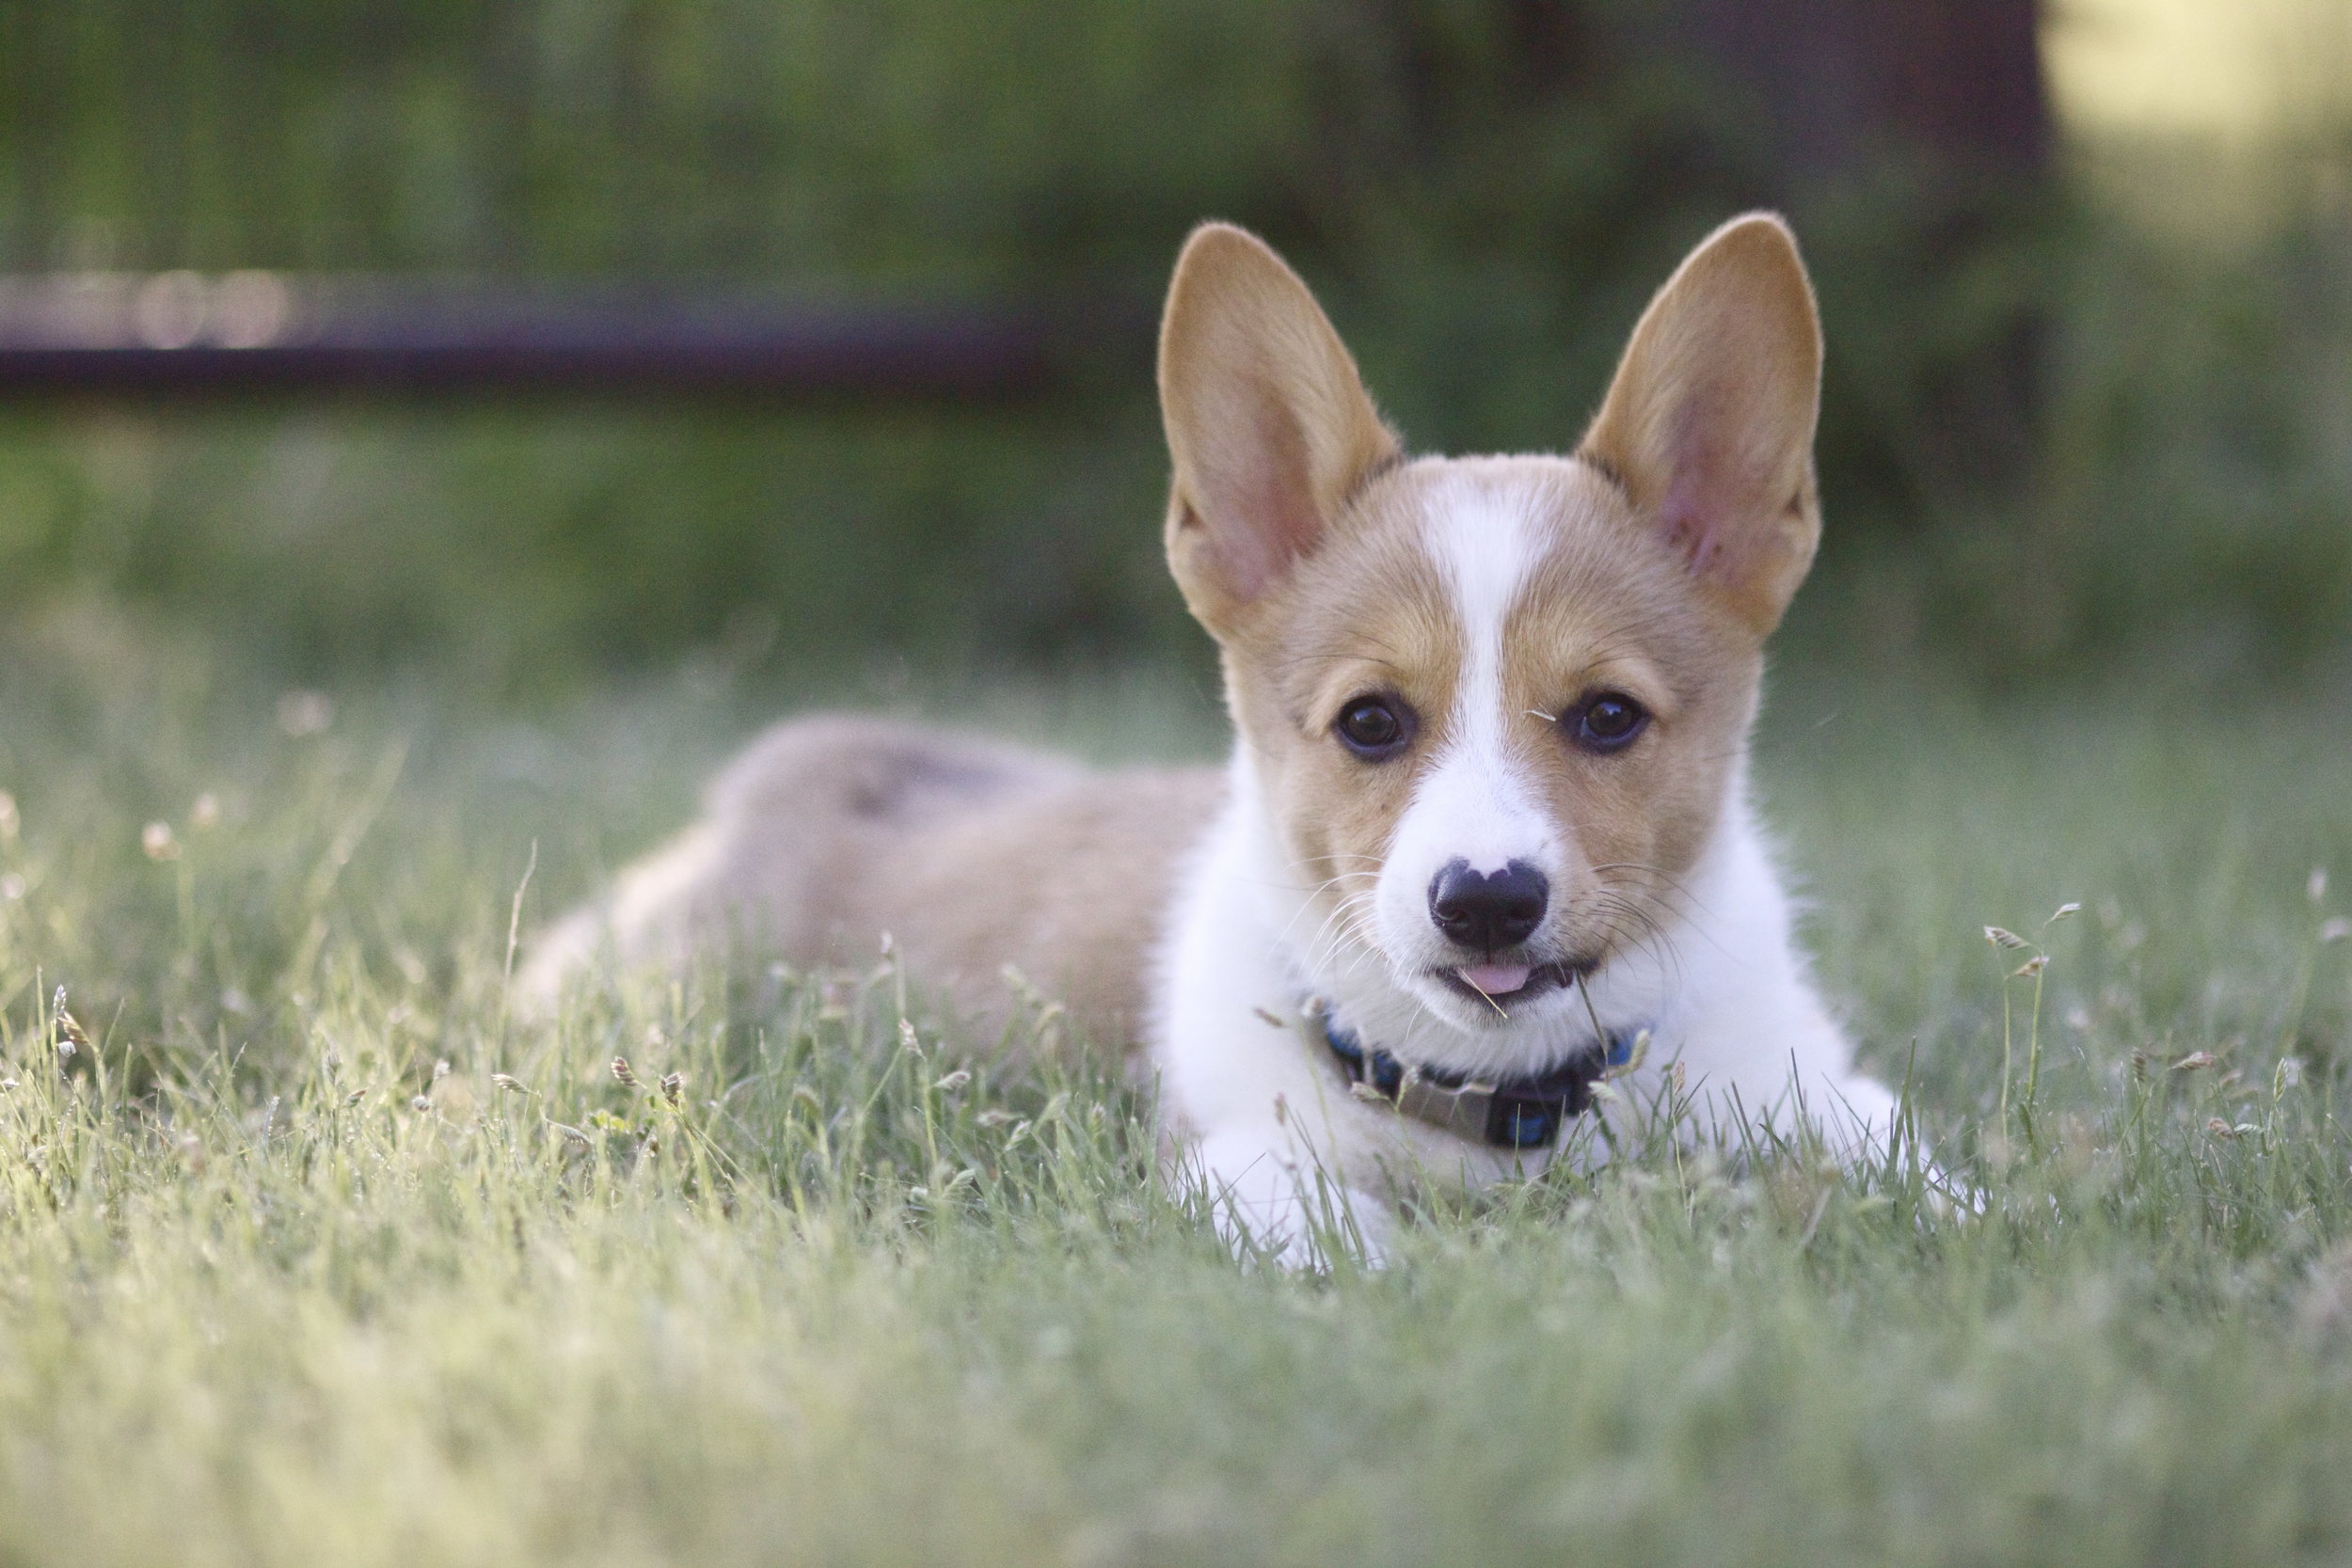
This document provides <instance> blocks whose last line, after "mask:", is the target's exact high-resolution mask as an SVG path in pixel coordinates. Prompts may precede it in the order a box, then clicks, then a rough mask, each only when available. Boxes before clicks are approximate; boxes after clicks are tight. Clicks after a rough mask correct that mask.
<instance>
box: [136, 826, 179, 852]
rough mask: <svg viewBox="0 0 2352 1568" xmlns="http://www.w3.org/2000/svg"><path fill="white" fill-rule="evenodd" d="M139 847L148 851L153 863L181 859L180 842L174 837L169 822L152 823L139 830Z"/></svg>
mask: <svg viewBox="0 0 2352 1568" xmlns="http://www.w3.org/2000/svg"><path fill="white" fill-rule="evenodd" d="M139 847H140V848H141V849H144V850H146V851H147V858H148V859H149V860H151V861H176V860H178V859H179V858H180V840H179V839H178V838H176V837H174V836H173V834H172V832H171V824H170V823H168V822H150V823H149V824H148V825H147V826H146V827H144V828H142V829H140V830H139Z"/></svg>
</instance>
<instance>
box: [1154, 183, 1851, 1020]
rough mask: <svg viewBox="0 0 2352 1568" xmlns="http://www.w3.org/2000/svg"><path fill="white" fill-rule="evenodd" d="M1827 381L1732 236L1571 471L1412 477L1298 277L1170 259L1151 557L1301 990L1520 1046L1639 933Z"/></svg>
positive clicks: (1787, 582) (1776, 568)
mask: <svg viewBox="0 0 2352 1568" xmlns="http://www.w3.org/2000/svg"><path fill="white" fill-rule="evenodd" d="M1819 389H1820V329H1819V326H1818V324H1817V321H1816V318H1815V314H1814V308H1813V296H1812V291H1811V289H1810V287H1809V285H1808V284H1807V282H1806V279H1805V275H1804V265H1803V263H1802V262H1801V261H1799V260H1798V256H1797V250H1796V245H1795V242H1794V241H1793V240H1792V239H1791V237H1790V235H1789V233H1788V230H1787V229H1786V228H1785V227H1784V226H1783V225H1782V224H1781V223H1780V222H1779V220H1777V219H1775V218H1772V217H1769V216H1761V215H1752V216H1748V217H1743V218H1740V219H1737V220H1735V221H1734V222H1732V223H1730V224H1728V225H1726V226H1725V227H1724V228H1723V229H1722V230H1718V231H1717V232H1716V233H1715V234H1714V235H1713V236H1711V237H1710V238H1709V239H1708V240H1707V241H1706V242H1705V243H1704V244H1703V245H1700V246H1699V247H1698V249H1697V250H1696V251H1694V252H1693V253H1692V256H1691V257H1690V259H1689V260H1687V261H1684V262H1683V264H1682V266H1681V267H1680V268H1679V269H1678V270H1677V272H1676V274H1675V275H1674V277H1672V278H1671V279H1670V280H1669V281H1668V282H1667V283H1666V285H1665V287H1664V288H1663V289H1661V291H1660V293H1659V294H1658V297H1657V298H1656V300H1654V301H1653V302H1652V303H1651V305H1650V307H1649V309H1648V311H1647V312H1646V313H1645V315H1644V316H1643V318H1642V321H1641V323H1640V325H1638V326H1637V327H1636V328H1635V330H1634V333H1633V337H1632V341H1631V342H1630V343H1629V346H1628V348H1627V350H1626V354H1625V358H1624V361H1623V363H1622V364H1621V365H1620V367H1619V369H1618V372H1617V375H1616V379H1615V381H1614V383H1613V386H1612V387H1611V388H1610V391H1609V394H1608V397H1607V399H1606V401H1605V402H1604V404H1603V405H1602V407H1601V411H1600V413H1599V415H1598V417H1597V418H1596V419H1595V420H1594V421H1593V424H1592V428H1591V429H1590V430H1589V431H1588V432H1587V433H1586V435H1585V437H1584V440H1583V443H1582V445H1581V447H1580V448H1579V449H1578V450H1577V451H1576V453H1575V455H1574V456H1572V457H1553V456H1534V457H1509V458H1491V457H1482V458H1469V459H1442V458H1424V459H1421V460H1417V461H1407V460H1406V457H1405V456H1404V454H1403V452H1402V451H1401V450H1400V448H1399V446H1398V443H1397V440H1396V438H1395V436H1393V435H1391V432H1390V431H1389V429H1388V428H1387V427H1386V426H1385V425H1384V424H1383V423H1382V422H1381V420H1380V417H1379V415H1378V413H1377V412H1376V411H1375V409H1374V407H1373V405H1372V402H1371V399H1370V398H1369V397H1368V396H1367V395H1366V394H1365V392H1364V389H1363V387H1362V384H1361V382H1360V381H1359V378H1358V375H1357V372H1356V366H1355V363H1354V361H1353V360H1352V359H1351V358H1350V357H1349V355H1348V353H1347V350H1346V348H1345V347H1344V346H1343V344H1342V343H1341V341H1340V340H1339V336H1338V334H1337V333H1336V332H1334V331H1333V330H1332V327H1331V325H1330V323H1329V322H1328V321H1327V319H1326V318H1325V316H1324V314H1323V312H1322V311H1321V310H1320V309H1317V307H1316V305H1315V302H1314V300H1313V298H1312V296H1311V295H1310V294H1309V293H1308V291H1307V289H1306V287H1305V285H1304V284H1302V283H1301V282H1300V281H1299V279H1298V277H1296V275H1295V274H1294V273H1293V272H1292V271H1291V270H1290V269H1289V268H1288V267H1287V266H1285V265H1284V264H1283V263H1282V261H1280V259H1279V258H1278V257H1277V256H1275V254H1274V253H1273V252H1272V251H1270V250H1269V249H1267V248H1266V247H1265V246H1264V245H1263V244H1261V243H1260V242H1259V241H1257V240H1256V239H1254V238H1252V237H1251V236H1249V235H1248V234H1247V233H1244V232H1243V231H1241V230H1237V229H1232V228H1230V227H1226V226H1223V225H1210V226H1207V227H1204V228H1202V229H1201V230H1199V231H1197V232H1196V233H1195V234H1194V235H1193V236H1192V239H1191V241H1190V243H1189V244H1187V245H1186V246H1185V247H1184V255H1183V257H1182V259H1181V260H1180V261H1178V263H1177V267H1176V276H1175V280H1174V283H1173V284H1172V286H1171V288H1170V291H1169V296H1168V312H1167V317H1166V321H1165V324H1164V326H1163V330H1162V336H1161V342H1160V397H1161V405H1162V410H1163V414H1164V416H1165V419H1166V422H1167V429H1168V447H1169V451H1170V453H1171V456H1172V457H1173V459H1174V470H1175V479H1174V485H1173V494H1172V498H1171V500H1170V504H1169V510H1168V562H1169V565H1170V567H1171V568H1172V570H1173V571H1174V573H1175V577H1176V580H1177V582H1178V584H1179V585H1180V586H1181V587H1182V589H1183V591H1184V598H1185V601H1186V603H1187V604H1189V605H1190V607H1191V609H1192V611H1193V613H1194V614H1195V615H1196V616H1197V617H1198V618H1199V619H1200V622H1201V624H1202V625H1203V626H1206V627H1207V628H1208V629H1209V631H1210V633H1211V634H1212V635H1213V636H1214V637H1215V638H1216V641H1217V642H1218V644H1219V646H1220V647H1221V649H1222V651H1223V657H1224V664H1225V672H1226V680H1227V685H1228V689H1229V695H1230V700H1231V702H1232V709H1233V715H1234V720H1235V722H1236V724H1237V726H1238V727H1239V729H1240V732H1241V736H1242V741H1243V745H1244V747H1245V749H1246V752H1247V754H1248V761H1249V764H1250V766H1251V768H1252V771H1253V773H1254V776H1255V778H1256V781H1257V784H1258V787H1259V788H1260V790H1261V791H1262V792H1263V796H1264V802H1265V806H1266V809H1267V811H1268V814H1269V816H1270V817H1271V820H1272V823H1273V826H1274V828H1275V830H1276V832H1277V834H1278V836H1279V839H1280V842H1281V846H1282V849H1283V852H1284V853H1285V854H1286V855H1287V856H1288V857H1289V859H1290V861H1291V865H1290V867H1289V873H1290V876H1291V878H1292V879H1293V880H1294V882H1295V893H1296V895H1297V896H1298V897H1299V899H1300V900H1301V908H1300V915H1301V919H1300V920H1299V922H1298V923H1297V925H1296V926H1295V927H1294V938H1295V942H1297V944H1298V945H1299V946H1300V947H1301V949H1302V951H1303V952H1304V955H1305V961H1306V963H1307V965H1308V967H1309V970H1310V972H1311V977H1312V978H1313V979H1314V980H1315V981H1316V982H1317V983H1318V984H1324V985H1327V986H1337V987H1341V988H1345V987H1346V986H1347V982H1348V981H1349V980H1350V979H1351V977H1354V978H1359V979H1360V978H1364V977H1367V976H1370V977H1374V978H1376V982H1377V984H1378V986H1379V987H1381V988H1382V989H1384V990H1387V991H1389V992H1390V993H1391V994H1394V995H1397V996H1398V998H1399V1000H1405V999H1409V1000H1410V1001H1411V1002H1412V1003H1415V1004H1418V1006H1419V1008H1420V1009H1422V1010H1423V1011H1424V1012H1425V1013H1426V1014H1429V1015H1434V1016H1435V1019H1436V1020H1439V1021H1443V1022H1450V1023H1451V1024H1453V1025H1454V1026H1455V1028H1456V1029H1458V1030H1465V1031H1472V1032H1490V1031H1497V1030H1502V1031H1508V1032H1513V1033H1516V1032H1518V1030H1517V1029H1516V1028H1515V1027H1514V1026H1515V1025H1516V1026H1523V1025H1529V1024H1537V1023H1540V1022H1542V1021H1544V1020H1545V1019H1547V1018H1555V1017H1557V1016H1558V1015H1560V1014H1561V1013H1563V1012H1564V1011H1565V1010H1566V1009H1567V1008H1568V1007H1569V1006H1571V998H1570V997H1569V996H1568V994H1567V993H1568V991H1569V990H1571V989H1572V987H1573V985H1574V984H1575V983H1576V982H1577V981H1578V980H1580V979H1581V978H1583V977H1585V976H1588V975H1592V974H1595V973H1596V972H1598V971H1602V970H1603V969H1604V968H1605V966H1607V965H1609V964H1610V963H1611V962H1612V961H1613V960H1614V959H1617V958H1621V957H1622V956H1624V955H1625V954H1626V953H1628V952H1629V951H1631V950H1633V949H1636V948H1638V947H1640V946H1641V945H1642V944H1643V943H1644V942H1645V939H1647V938H1648V937H1649V936H1651V935H1652V934H1653V933H1654V932H1655V931H1656V929H1657V928H1658V926H1659V924H1660V922H1661V920H1662V919H1663V918H1665V917H1666V914H1667V912H1668V911H1671V910H1672V909H1673V908H1674V907H1675V903H1676V900H1677V896H1678V894H1677V889H1678V888H1679V887H1680V885H1681V882H1682V879H1683V877H1684V874H1685V873H1686V872H1687V871H1688V870H1689V869H1690V868H1691V866H1692V863H1693V862H1694V861H1695V860H1696V859H1697V857H1698V856H1699V854H1700V853H1701V851H1702V850H1703V849H1704V848H1705V847H1706V846H1707V843H1708V837H1709V834H1710V833H1711V832H1712V831H1713V829H1714V828H1715V825H1716V824H1717V822H1718V821H1719V820H1720V819H1721V818H1722V816H1723V815H1724V807H1725V804H1726V800H1727V798H1728V796H1729V793H1730V791H1731V790H1732V789H1733V788H1734V787H1735V786H1736V780H1737V776H1738V770H1739V760H1740V754H1741V750H1742V747H1743V745H1744V741H1745V736H1746V731H1747V727H1748V723H1749V721H1750V719H1751V718H1752V717H1753V714H1754V711H1755V707H1756V686H1757V680H1758V676H1759V672H1760V669H1761V649H1762V644H1763V641H1764V639H1765V637H1766V636H1767V634H1769V633H1770V632H1771V631H1772V627H1773V626H1775V625H1776V624H1777V623H1778V622H1779V620H1780V617H1781V614H1782V611H1783V610H1785V609H1786V608H1787V606H1788V599H1789V596H1790V595H1791V594H1793V593H1794V592H1795V591H1796V587H1797V584H1798V583H1799V582H1800V581H1801V580H1802V579H1803V578H1804V574H1805V570H1806V568H1807V567H1808V566H1809V565H1810V563H1811V562H1812V558H1813V551H1814V546H1815V544H1816V542H1817V541H1818V539H1819V537H1820V513H1819V509H1818V505H1817V502H1816V499H1815V490H1814V483H1813V460H1812V446H1813V428H1814V420H1815V413H1816V408H1817V405H1818V403H1819Z"/></svg>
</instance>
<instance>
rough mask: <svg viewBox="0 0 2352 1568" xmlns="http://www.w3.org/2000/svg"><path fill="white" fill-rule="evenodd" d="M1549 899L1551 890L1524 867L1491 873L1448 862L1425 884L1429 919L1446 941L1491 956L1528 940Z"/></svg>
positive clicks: (1521, 863) (1531, 868) (1511, 866)
mask: <svg viewBox="0 0 2352 1568" xmlns="http://www.w3.org/2000/svg"><path fill="white" fill-rule="evenodd" d="M1550 897H1551V884H1550V883H1549V882H1548V881H1546V880H1545V879H1544V874H1543V873H1542V872H1540V871H1538V870H1536V869H1535V868H1534V866H1532V865H1530V864H1528V863H1527V862H1525V861H1513V862H1512V863H1510V864H1508V865H1506V866H1504V867H1503V868H1502V870H1500V871H1495V872H1477V871H1472V870H1471V869H1470V863H1469V862H1468V861H1448V862H1446V863H1445V868H1444V869H1443V870H1441V871H1439V872H1438V876H1437V879H1436V880H1435V881H1432V882H1431V883H1430V884H1429V918H1430V919H1431V920H1433V921H1435V922H1436V923H1437V927H1438V930H1440V931H1443V932H1444V933H1445V934H1446V937H1447V939H1448V940H1449V941H1452V942H1459V943H1461V944H1462V945H1463V946H1464V947H1475V948H1477V949H1478V950H1479V951H1480V952H1482V953H1493V952H1497V951H1499V950H1500V949H1502V948H1505V947H1515V946H1517V945H1518V944H1519V943H1520V942H1525V941H1526V940H1527V939H1528V938H1529V937H1530V936H1532V935H1534V930H1535V927H1538V926H1540V925H1542V924H1543V923H1544V905H1545V904H1546V903H1547V902H1548V901H1549V899H1550Z"/></svg>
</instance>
